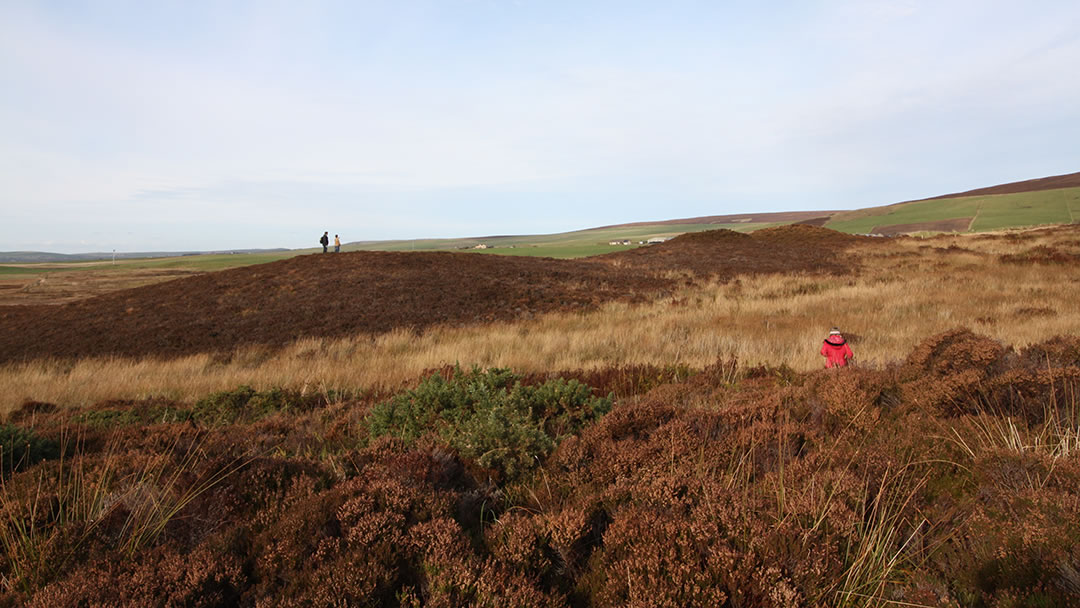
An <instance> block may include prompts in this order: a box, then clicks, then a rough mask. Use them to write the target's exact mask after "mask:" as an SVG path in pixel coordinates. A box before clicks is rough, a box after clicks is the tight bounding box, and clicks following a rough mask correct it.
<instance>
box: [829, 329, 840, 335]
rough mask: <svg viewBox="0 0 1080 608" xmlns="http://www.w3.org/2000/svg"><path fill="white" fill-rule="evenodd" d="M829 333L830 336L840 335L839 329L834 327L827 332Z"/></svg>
mask: <svg viewBox="0 0 1080 608" xmlns="http://www.w3.org/2000/svg"><path fill="white" fill-rule="evenodd" d="M829 335H830V336H839V335H840V330H839V329H837V328H835V327H834V328H832V331H830V332H829Z"/></svg>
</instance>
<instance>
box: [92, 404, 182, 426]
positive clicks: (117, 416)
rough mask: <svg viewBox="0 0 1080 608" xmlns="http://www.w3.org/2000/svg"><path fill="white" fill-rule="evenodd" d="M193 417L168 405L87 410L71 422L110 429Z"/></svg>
mask: <svg viewBox="0 0 1080 608" xmlns="http://www.w3.org/2000/svg"><path fill="white" fill-rule="evenodd" d="M193 417H194V415H193V414H192V412H191V410H189V409H184V408H178V407H173V406H169V405H164V406H151V407H128V408H123V409H105V410H89V411H86V412H82V413H80V414H77V415H75V416H74V417H73V418H72V420H73V421H74V422H80V423H83V424H86V425H87V426H95V427H100V428H111V427H117V426H127V425H131V424H165V423H170V422H186V421H188V420H191V419H192V418H193Z"/></svg>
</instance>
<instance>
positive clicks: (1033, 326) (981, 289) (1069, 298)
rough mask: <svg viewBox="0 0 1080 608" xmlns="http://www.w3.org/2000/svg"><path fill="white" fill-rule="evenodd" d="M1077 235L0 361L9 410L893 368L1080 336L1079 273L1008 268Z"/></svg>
mask: <svg viewBox="0 0 1080 608" xmlns="http://www.w3.org/2000/svg"><path fill="white" fill-rule="evenodd" d="M1078 233H1080V228H1077V227H1064V228H1059V229H1055V230H1043V231H1031V232H1026V233H1021V235H1020V236H1017V235H1016V234H1013V233H1007V234H1003V235H984V234H980V235H960V236H944V237H936V238H933V239H914V238H908V239H889V240H887V241H884V242H876V241H871V242H865V241H860V242H856V243H854V244H851V245H849V246H848V248H847V249H846V250H844V251H842V252H836V253H835V255H837V256H843V257H845V258H850V259H851V260H854V261H856V263H857V264H858V268H857V270H856V271H854V272H852V273H847V274H839V275H829V274H804V273H795V274H764V275H746V276H738V277H735V278H733V279H731V280H727V281H725V282H708V281H705V282H694V283H692V284H691V285H690V286H688V287H684V288H682V290H681V291H679V292H677V293H675V294H674V295H673V296H671V297H667V298H664V299H660V300H657V301H654V302H651V303H645V304H640V303H639V304H630V303H620V302H613V303H608V304H604V305H601V306H599V307H598V308H597V309H595V310H592V311H586V312H574V313H552V314H546V315H539V316H537V317H535V318H533V319H530V320H519V321H515V322H498V323H492V324H483V325H466V326H463V327H449V326H434V327H431V328H428V329H426V330H424V331H423V332H421V333H419V334H417V332H415V331H412V330H394V331H390V332H387V333H383V334H379V335H368V334H361V335H355V336H352V337H346V338H337V339H332V338H303V339H300V340H298V341H296V342H293V343H292V344H290V345H288V346H286V347H283V348H280V349H273V348H270V347H266V346H254V347H241V348H238V349H236V350H235V351H233V352H230V353H225V354H221V353H217V354H196V355H190V356H181V357H177V358H170V359H156V358H153V357H146V358H139V359H129V358H122V357H89V358H81V359H78V360H75V361H70V360H52V361H49V360H34V361H31V362H28V363H7V364H4V365H2V366H0V412H4V411H6V412H10V411H12V410H13V409H15V408H17V407H18V406H19V405H21V404H22V403H23V402H25V401H27V400H36V401H43V402H47V403H54V404H58V405H62V406H74V407H85V406H88V405H93V404H95V403H98V402H101V401H106V400H112V399H134V400H142V399H150V398H155V397H161V398H165V399H170V400H177V401H193V400H195V399H198V398H200V397H202V396H205V395H206V394H209V393H211V392H215V391H223V390H231V389H233V388H235V387H237V386H240V385H250V386H253V387H255V388H256V389H259V390H263V389H268V388H271V387H283V388H290V389H295V390H299V391H303V392H308V393H330V392H333V391H338V392H340V391H349V390H351V391H357V390H375V391H386V390H391V391H392V390H396V389H397V388H399V387H400V386H401V385H402V384H405V383H410V382H414V381H415V379H416V378H417V377H418V376H420V375H421V374H423V373H424V371H425V370H428V369H434V368H438V367H442V366H444V365H447V364H454V363H460V364H462V365H465V366H469V365H474V364H475V365H480V366H483V367H488V366H496V367H509V368H511V369H514V370H516V371H518V372H521V373H546V372H551V371H558V370H572V369H586V370H587V369H605V368H610V367H621V366H634V365H654V366H658V367H669V366H678V365H685V366H689V367H694V368H697V369H700V368H702V367H704V366H706V365H709V364H711V363H713V362H714V361H716V360H717V358H718V357H723V358H729V357H734V358H736V359H737V360H738V361H740V362H741V363H742V364H743V365H744V366H756V365H775V366H780V365H786V366H788V367H791V368H792V369H794V370H797V371H808V370H812V369H817V368H819V367H821V361H820V359H821V357H820V356H819V355H818V354H817V350H818V346H819V345H820V342H821V340H822V338H823V336H824V334H825V333H827V331H828V329H829V328H830V327H832V326H839V327H841V328H842V329H843V330H844V331H845V333H846V335H847V337H848V339H849V342H850V343H851V344H852V347H853V348H854V350H855V355H856V360H857V361H858V362H859V363H860V364H862V365H868V366H871V367H883V366H886V365H888V364H889V363H892V362H895V361H897V360H899V359H901V358H902V357H903V356H904V353H907V352H908V351H910V350H911V349H912V348H914V346H915V345H916V344H918V343H920V342H921V341H922V340H924V339H925V338H926V337H927V336H930V335H933V334H936V333H940V332H943V331H946V330H949V329H952V328H956V327H968V328H970V329H972V330H975V331H977V332H978V333H979V334H981V335H985V336H987V337H988V338H990V339H993V340H997V341H999V342H1002V343H1005V344H1010V345H1013V346H1014V347H1016V348H1024V347H1027V346H1030V345H1032V344H1037V343H1041V342H1044V341H1046V340H1049V339H1051V338H1053V337H1055V336H1068V335H1071V334H1074V333H1075V332H1076V331H1077V328H1078V327H1080V308H1078V307H1077V306H1076V305H1075V300H1076V293H1077V292H1078V290H1080V272H1077V269H1078V268H1080V267H1078V266H1077V265H1076V264H1074V263H1061V262H1055V263H1042V262H1038V261H1030V260H1027V258H1025V260H1027V261H1025V262H1023V263H1017V262H1014V261H1003V260H1002V258H1003V256H1006V255H1012V253H1016V254H1019V253H1021V252H1025V251H1028V250H1030V249H1032V248H1034V247H1048V248H1052V249H1054V250H1055V251H1061V252H1066V253H1070V254H1072V253H1075V254H1078V255H1080V239H1078V238H1077V236H1078ZM1010 252H1012V253H1010ZM1040 259H1041V258H1040ZM433 305H434V304H433Z"/></svg>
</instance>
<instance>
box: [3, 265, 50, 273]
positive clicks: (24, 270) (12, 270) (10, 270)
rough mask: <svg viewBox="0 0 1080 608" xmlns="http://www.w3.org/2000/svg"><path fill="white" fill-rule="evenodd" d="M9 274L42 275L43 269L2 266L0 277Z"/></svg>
mask: <svg viewBox="0 0 1080 608" xmlns="http://www.w3.org/2000/svg"><path fill="white" fill-rule="evenodd" d="M9 274H41V269H40V268H36V267H31V268H26V267H23V266H0V275H9Z"/></svg>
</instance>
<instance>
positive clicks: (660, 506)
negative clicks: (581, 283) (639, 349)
mask: <svg viewBox="0 0 1080 608" xmlns="http://www.w3.org/2000/svg"><path fill="white" fill-rule="evenodd" d="M1076 352H1080V345H1078V344H1077V343H1076V339H1075V338H1073V339H1066V338H1060V339H1057V340H1054V341H1050V342H1048V343H1045V344H1040V345H1035V346H1033V347H1031V348H1029V349H1026V350H1025V351H1022V352H1020V353H1017V352H1014V351H1013V350H1012V349H1010V348H1009V347H1007V346H1004V345H1001V344H999V343H997V342H995V341H993V340H988V339H986V338H984V337H981V336H978V335H976V334H973V333H971V332H969V331H966V330H955V331H950V332H946V333H943V334H940V335H936V336H932V337H930V338H928V339H927V340H926V341H924V342H923V343H922V344H920V345H919V346H918V347H917V348H916V349H915V350H913V351H912V353H911V354H910V355H909V356H908V357H907V360H906V361H905V362H904V364H903V365H899V366H895V367H891V368H888V369H882V370H872V369H865V368H864V369H846V370H839V371H837V370H821V371H817V372H812V373H805V374H795V373H793V372H791V371H789V370H785V369H772V368H760V369H742V370H740V369H739V368H738V366H737V365H736V364H735V363H734V362H733V361H718V362H717V363H716V365H713V366H709V367H708V368H706V369H698V370H687V371H686V372H683V373H679V372H677V371H674V370H669V371H665V370H662V369H659V368H652V369H647V368H635V369H626V368H623V369H617V368H612V369H609V370H597V371H594V372H590V373H588V374H586V375H585V377H586V378H587V379H588V380H589V381H591V382H594V383H595V390H594V392H596V393H603V392H605V391H609V390H614V389H616V388H618V390H619V391H620V392H621V393H622V394H623V397H621V398H620V399H619V401H618V402H617V403H616V405H615V408H614V409H613V410H612V411H611V413H609V414H608V415H606V416H604V417H603V418H601V419H600V420H599V422H595V423H593V424H592V425H590V426H587V427H585V429H584V430H583V431H581V432H580V433H578V434H576V435H573V436H569V437H566V438H565V439H563V441H562V443H561V444H560V445H559V446H558V447H557V449H556V450H555V452H554V453H552V454H551V455H550V456H548V457H547V458H546V459H544V460H543V461H542V462H541V468H539V469H538V470H536V471H535V472H534V473H533V474H531V475H529V476H526V477H524V478H516V479H515V480H510V481H497V480H498V479H499V477H498V476H497V475H496V476H493V472H492V471H490V470H487V469H485V468H484V467H481V466H479V464H478V462H477V461H476V460H471V459H463V457H462V456H461V455H460V454H459V453H458V452H457V451H456V450H454V449H452V448H449V447H448V446H447V445H446V444H445V443H443V442H442V441H441V440H440V439H438V437H437V436H436V435H435V434H434V433H432V434H429V435H427V436H425V437H422V438H421V439H420V440H419V441H416V442H404V441H401V440H398V439H388V438H381V439H375V440H370V439H365V437H367V432H368V428H369V425H370V424H371V422H370V421H371V418H370V416H368V415H367V413H369V412H371V411H372V410H371V404H372V403H373V402H374V399H372V398H366V399H361V400H344V401H335V400H333V399H331V400H329V401H327V400H316V401H314V402H311V403H310V404H309V405H307V406H303V407H295V408H293V407H284V406H285V405H287V404H288V403H290V402H288V401H287V400H285V401H280V402H279V405H280V406H282V407H279V408H278V409H276V410H270V411H267V412H265V414H263V415H262V416H263V417H259V418H251V417H250V416H251V414H245V413H244V410H237V413H238V415H239V416H240V418H238V419H236V420H235V421H234V422H231V423H227V424H225V425H224V426H222V425H220V424H211V423H208V422H203V421H201V420H203V419H201V418H198V417H196V418H195V419H194V420H195V422H194V423H193V422H192V420H191V419H186V420H184V421H178V422H165V423H158V424H149V425H146V424H145V423H138V422H137V421H138V420H140V419H141V418H140V417H142V416H146V415H155V416H160V415H161V414H160V412H162V411H165V410H166V409H168V408H169V407H171V408H173V410H174V411H175V412H179V411H189V412H194V413H195V414H196V415H198V412H199V411H201V410H200V409H199V408H198V407H196V408H191V406H189V405H186V404H181V403H173V404H168V403H164V402H158V403H133V404H119V403H117V404H111V405H110V406H108V407H102V408H99V409H97V410H94V411H89V412H85V413H81V414H80V413H76V412H72V411H70V410H56V409H51V408H47V407H43V406H42V405H40V404H38V405H27V407H26V408H25V409H24V411H22V412H20V413H19V414H18V415H17V416H15V417H13V420H14V422H15V423H16V424H21V425H32V427H33V429H34V431H35V432H36V433H37V434H38V435H40V436H41V437H44V438H48V439H53V440H56V441H59V442H64V441H65V437H66V438H68V439H67V441H68V446H69V447H68V449H69V452H68V454H67V456H66V458H65V459H64V460H57V459H48V460H45V461H44V462H41V463H40V464H38V465H36V466H32V467H29V468H27V469H25V470H23V471H21V472H17V473H15V474H14V475H12V476H11V477H10V478H9V479H8V480H7V481H5V482H4V484H5V486H4V492H3V496H4V499H3V501H2V505H0V524H2V525H3V526H4V528H3V529H4V530H6V536H5V537H4V539H3V540H4V543H3V545H2V548H3V550H4V555H3V557H4V562H3V563H2V564H0V570H2V572H0V574H2V575H3V578H0V580H2V581H3V585H4V588H3V594H4V595H3V596H2V597H3V598H4V600H3V601H4V602H6V603H7V604H8V605H15V604H24V603H25V605H30V606H68V605H110V606H143V605H194V606H220V605H240V606H262V605H275V606H302V605H335V604H349V605H394V606H399V605H404V606H467V605H468V606H476V605H480V606H505V605H514V606H727V605H730V606H785V607H786V606H880V605H915V606H1000V605H1047V606H1067V605H1070V602H1071V601H1072V600H1071V599H1070V598H1075V594H1076V592H1077V589H1078V584H1080V576H1078V575H1077V572H1078V571H1080V552H1078V547H1080V460H1077V456H1078V455H1080V417H1078V416H1080V402H1078V400H1077V393H1076V389H1077V387H1078V381H1080V367H1078V366H1080V359H1078V358H1076V357H1075V353H1076ZM1049 353H1055V355H1054V356H1052V357H1051V356H1049V355H1048V354H1049ZM553 375H554V376H564V377H565V376H574V375H575V374H567V373H564V374H553ZM650 379H655V380H650ZM535 381H538V380H534V382H535ZM200 407H202V406H200ZM95 412H96V413H95ZM154 412H157V413H154ZM174 415H176V414H174ZM125 416H130V418H127V417H125ZM433 430H434V427H433ZM73 437H74V438H77V439H78V441H77V442H75V443H72V442H71V438H73ZM155 505H177V508H176V509H175V510H174V511H169V510H168V508H167V507H160V506H155ZM166 515H169V516H167V517H166ZM154 522H159V523H160V525H156V524H155V525H152V524H154ZM144 529H145V530H152V531H153V532H154V533H153V534H144V535H142V536H134V533H135V532H134V531H136V530H144ZM20 531H22V536H20ZM31 532H32V534H31ZM31 536H32V537H31ZM31 549H33V550H31Z"/></svg>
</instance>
